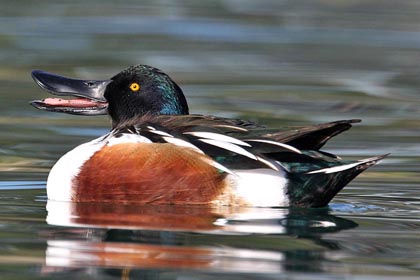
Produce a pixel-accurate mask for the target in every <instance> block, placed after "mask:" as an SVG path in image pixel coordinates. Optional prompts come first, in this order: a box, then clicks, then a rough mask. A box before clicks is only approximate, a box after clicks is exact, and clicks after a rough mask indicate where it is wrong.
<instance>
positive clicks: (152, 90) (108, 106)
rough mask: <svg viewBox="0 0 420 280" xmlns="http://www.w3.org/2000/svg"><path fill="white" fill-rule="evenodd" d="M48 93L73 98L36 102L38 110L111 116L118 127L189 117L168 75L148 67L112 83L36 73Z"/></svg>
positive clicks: (132, 69) (129, 70)
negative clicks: (139, 120) (149, 117)
mask: <svg viewBox="0 0 420 280" xmlns="http://www.w3.org/2000/svg"><path fill="white" fill-rule="evenodd" d="M32 78H33V79H34V80H35V82H36V83H37V84H38V85H39V86H40V87H41V88H43V89H45V90H47V91H48V92H50V93H52V94H54V95H58V96H63V97H64V96H67V97H76V98H73V99H65V98H46V99H43V100H34V101H32V102H31V105H32V106H34V107H35V108H37V109H41V110H46V111H54V112H62V113H68V114H76V115H103V114H109V115H110V116H111V118H112V123H113V125H114V126H116V125H118V124H119V123H121V122H123V121H127V120H130V119H132V118H135V117H137V116H141V115H144V114H154V115H186V114H188V104H187V101H186V99H185V96H184V94H183V92H182V90H181V88H180V87H179V86H178V85H177V84H176V83H175V82H174V81H173V80H172V79H171V78H170V77H169V76H168V75H167V74H165V73H163V72H162V71H160V70H159V69H156V68H154V67H150V66H147V65H137V66H131V67H129V68H127V69H125V70H123V71H122V72H120V73H118V74H117V75H115V76H114V77H112V78H111V79H109V80H77V79H70V78H66V77H62V76H59V75H55V74H51V73H47V72H44V71H40V70H35V71H33V72H32Z"/></svg>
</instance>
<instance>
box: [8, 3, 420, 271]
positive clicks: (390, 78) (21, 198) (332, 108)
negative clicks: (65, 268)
mask: <svg viewBox="0 0 420 280" xmlns="http://www.w3.org/2000/svg"><path fill="white" fill-rule="evenodd" d="M0 7H1V9H0V62H1V63H0V131H1V133H0V180H1V182H0V188H1V189H2V192H0V196H1V201H0V203H1V206H2V208H1V209H0V214H1V215H2V217H3V220H2V221H3V224H2V226H3V228H4V232H5V235H6V237H3V239H2V241H1V242H3V243H4V244H9V243H10V242H12V241H11V239H10V238H11V237H10V238H9V237H7V236H9V235H13V234H15V233H16V231H18V232H20V234H21V235H22V236H23V237H22V239H20V240H18V241H19V242H21V241H22V240H23V241H25V240H26V241H27V242H29V243H30V242H34V243H35V244H38V247H37V248H38V250H39V252H38V251H36V252H37V254H39V255H40V256H41V258H42V255H43V253H42V252H41V251H43V249H44V247H45V244H44V243H43V241H42V238H41V239H39V237H38V236H34V233H33V232H34V227H35V228H36V230H35V232H36V231H37V230H39V227H41V228H43V230H46V231H48V228H44V227H45V225H44V224H43V223H44V222H43V221H44V219H45V215H46V213H45V210H44V206H45V200H46V196H45V181H46V178H47V174H48V171H49V169H50V168H51V166H52V165H53V163H54V162H55V161H56V160H57V159H58V158H59V157H60V156H61V155H62V154H64V153H65V152H66V151H68V150H70V149H71V148H73V147H74V146H76V145H79V144H80V143H83V142H85V141H87V140H89V139H92V138H94V137H97V136H99V135H102V134H104V133H106V131H108V129H109V124H110V122H109V119H108V117H106V116H100V117H80V116H70V115H64V114H54V113H46V112H41V111H38V110H36V109H34V108H32V107H31V106H30V105H29V104H28V102H29V101H30V100H32V99H42V98H45V97H47V96H48V93H46V92H45V91H43V90H41V89H39V88H38V87H37V85H36V84H35V83H34V82H33V81H32V79H31V77H30V72H31V70H33V69H42V70H46V71H48V72H53V73H57V74H60V75H64V76H69V77H74V78H80V79H106V78H110V77H112V76H113V75H115V74H116V73H118V72H119V71H121V70H122V69H124V68H126V67H128V66H130V65H134V64H139V63H141V64H148V65H151V66H155V67H157V68H160V69H162V70H163V71H164V72H166V73H168V74H169V75H170V76H171V77H172V78H173V79H174V80H175V81H177V83H178V84H179V85H180V86H181V88H182V89H183V90H184V93H185V95H186V97H187V100H188V101H189V103H190V109H191V112H192V113H202V114H214V115H219V116H225V117H236V118H244V119H249V120H253V121H257V122H260V123H264V124H267V125H268V126H271V127H280V126H291V125H292V126H294V125H307V124H315V123H320V122H328V121H334V120H337V119H348V118H361V119H363V123H361V124H357V125H356V126H355V127H354V128H353V129H352V130H351V131H350V132H346V133H345V134H343V135H341V136H339V137H337V138H336V139H334V141H332V142H331V143H329V144H328V145H327V147H326V150H327V151H329V152H333V153H337V154H339V155H342V156H344V157H345V158H348V159H359V158H362V157H369V156H373V155H378V154H384V153H392V156H391V157H389V159H387V160H386V161H384V162H383V163H382V164H381V165H379V166H377V167H374V168H372V169H370V171H368V172H366V173H364V174H363V175H362V176H360V177H359V178H358V180H356V181H355V182H353V183H352V184H350V185H349V186H348V187H347V188H346V189H345V190H343V191H342V192H341V193H340V194H339V195H338V196H337V198H336V199H335V200H334V202H335V203H336V204H334V205H335V206H334V205H333V207H332V213H333V214H339V215H344V216H347V217H350V218H353V219H354V221H356V222H357V223H358V224H362V225H364V226H365V227H362V228H361V229H360V227H359V232H358V231H357V230H356V234H354V232H353V234H347V235H346V234H344V235H341V236H340V235H338V236H337V235H336V236H334V237H333V238H335V240H338V241H337V242H341V241H343V242H345V243H346V244H348V243H352V242H353V243H355V244H359V245H360V246H359V247H357V248H356V247H352V246H347V247H346V246H342V247H341V248H343V247H344V248H345V249H344V251H339V252H338V253H337V254H336V255H334V254H332V253H331V255H329V256H330V257H331V256H332V255H334V256H333V257H332V258H331V259H334V260H339V261H340V260H341V261H342V263H344V264H345V265H344V266H345V269H344V271H345V270H346V269H349V270H350V271H353V270H352V269H354V271H356V270H357V269H356V268H355V267H354V266H353V265H354V264H355V259H359V260H360V258H362V256H365V257H366V258H362V259H363V260H362V262H365V263H368V264H371V265H372V264H373V263H374V262H375V260H376V261H378V259H379V261H378V262H381V264H383V265H386V264H388V265H389V263H390V262H391V260H392V259H399V260H401V266H397V267H396V268H395V267H394V268H392V267H391V268H389V270H390V271H391V272H392V273H394V272H395V273H397V274H398V273H401V275H405V276H407V275H408V276H410V275H415V274H414V273H412V272H413V271H414V272H416V271H417V272H418V269H419V266H418V262H419V261H420V255H419V253H418V252H419V249H420V248H419V247H418V244H420V243H419V239H418V237H415V236H416V234H418V232H419V228H420V227H419V224H420V222H419V220H418V213H419V211H420V210H419V204H420V200H419V197H420V189H419V188H420V185H419V180H420V173H419V170H420V161H419V159H420V157H419V153H420V152H419V151H420V141H419V139H420V114H419V113H420V2H419V1H415V0H406V1H399V2H398V3H397V2H395V1H385V0H350V1H341V0H335V1H327V0H311V1H287V0H280V1H277V0H261V1H248V0H218V1H193V0H177V1H168V0H158V1H88V2H87V1H79V0H72V1H66V0H64V1H49V0H46V1H0ZM11 201H12V202H11ZM355 209H356V210H355ZM360 209H362V210H360ZM28 213H31V214H28ZM354 213H356V214H354ZM28 215H29V217H31V218H30V220H31V221H34V220H36V221H37V222H36V223H35V224H31V227H29V228H26V230H23V231H19V230H16V228H17V227H18V225H19V223H21V222H22V219H23V221H26V222H28V219H29V218H28ZM31 215H34V216H31ZM16 217H20V218H19V219H17V218H16ZM367 217H375V219H376V220H375V221H376V222H373V220H366V219H368V218H367ZM32 218H33V219H32ZM390 218H392V221H393V222H392V224H387V221H389V219H390ZM360 219H361V220H360ZM378 219H379V220H380V219H384V220H380V222H379V225H378ZM18 220H19V221H20V222H17V221H18ZM5 221H14V222H16V223H13V222H5ZM407 221H409V224H407V223H408V222H407ZM379 229H380V230H379ZM387 230H390V231H387ZM399 230H401V231H399ZM360 231H361V232H362V233H365V234H366V232H368V233H369V234H371V235H369V234H368V235H369V236H370V239H369V238H368V239H367V240H364V241H361V240H360V239H358V237H357V236H358V235H357V233H360ZM355 236H356V237H355ZM365 236H366V235H365ZM402 236H404V238H405V239H404V238H403V237H402ZM417 236H418V235H417ZM8 238H9V239H8ZM349 238H353V239H351V240H352V242H349V241H348V240H349ZM364 238H365V237H364ZM381 238H382V239H381ZM362 239H363V238H362ZM397 239H398V240H397ZM28 240H32V241H28ZM346 240H347V241H346ZM378 240H381V241H378ZM404 240H405V241H404ZM373 241H377V242H378V243H379V244H375V246H373V245H371V244H372V242H373ZM358 242H359V243H358ZM392 242H395V243H392ZM416 242H417V243H416ZM385 244H387V245H386V246H389V247H386V246H385ZM410 244H417V245H415V246H417V247H415V248H413V247H412V245H410ZM16 246H17V245H16ZM35 247H36V246H35ZM8 248H9V247H7V248H6V247H5V248H3V249H2V248H0V254H5V255H7V254H10V253H11V252H12V251H13V250H12V249H13V248H12V249H10V248H9V249H8ZM16 248H18V249H16ZM16 248H15V251H13V252H15V253H16V258H17V259H19V258H18V257H19V256H20V257H21V256H22V255H24V253H26V254H27V253H28V252H27V251H26V250H27V247H19V246H18V247H16ZM349 248H351V249H349ZM387 249H389V251H387ZM1 250H3V251H1ZM346 250H347V251H346ZM380 250H382V252H385V253H384V254H382V255H381V253H380ZM365 252H374V253H373V254H372V255H370V256H366V255H365ZM352 254H353V255H352ZM349 255H351V256H352V257H348V256H349ZM404 255H405V256H406V257H404ZM324 257H325V256H324ZM353 257H354V258H353ZM381 258H383V259H381ZM315 259H316V257H315ZM331 259H330V260H331ZM0 261H1V258H0ZM416 261H417V264H415V263H416ZM17 262H19V261H17ZM356 263H357V261H356ZM314 265H319V263H315V264H314ZM366 269H368V268H366ZM327 270H328V269H327ZM368 270H369V269H368ZM340 271H341V270H340ZM369 273H372V274H375V273H378V272H377V270H376V268H375V269H372V270H369ZM362 274H363V273H362ZM401 275H400V276H401Z"/></svg>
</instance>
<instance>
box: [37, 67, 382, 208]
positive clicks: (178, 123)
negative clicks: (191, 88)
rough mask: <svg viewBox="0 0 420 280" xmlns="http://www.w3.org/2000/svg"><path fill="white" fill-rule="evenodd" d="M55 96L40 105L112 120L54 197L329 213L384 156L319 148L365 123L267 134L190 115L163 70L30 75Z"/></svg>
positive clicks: (73, 159) (65, 168)
mask: <svg viewBox="0 0 420 280" xmlns="http://www.w3.org/2000/svg"><path fill="white" fill-rule="evenodd" d="M32 77H33V79H34V80H35V81H36V83H37V84H38V85H39V86H40V87H41V88H43V89H44V90H47V91H48V92H50V93H52V94H54V95H58V96H67V97H69V96H70V97H73V98H71V99H64V98H46V99H44V100H34V101H32V102H31V105H33V106H34V107H36V108H38V109H41V110H46V111H53V112H63V113H68V114H77V115H98V114H109V116H110V117H111V119H112V129H111V131H110V132H109V133H108V134H106V135H104V136H102V137H99V138H97V139H94V140H92V141H90V142H88V143H85V144H82V145H80V146H78V147H76V148H74V149H73V150H71V151H70V152H68V153H67V154H65V155H64V156H63V157H61V158H60V159H59V160H58V161H57V163H56V164H55V165H54V166H53V168H52V169H51V172H50V174H49V176H48V181H47V194H48V198H49V199H50V200H57V201H73V202H117V203H141V204H196V205H229V206H251V207H288V206H298V207H324V206H326V205H328V203H329V202H330V200H331V199H332V198H333V197H334V196H335V195H336V194H337V193H338V192H339V191H340V190H341V189H342V188H343V187H344V186H345V185H346V184H347V183H349V182H350V181H351V180H352V179H353V178H355V177H356V176H357V175H358V174H360V173H361V172H362V171H364V170H365V169H367V168H368V167H369V166H372V165H374V164H375V163H377V162H378V161H379V160H381V159H382V158H384V157H385V156H378V157H372V158H368V159H363V160H359V161H354V162H347V161H342V160H341V159H340V158H339V157H338V156H336V155H333V154H330V153H327V152H323V151H321V150H320V149H321V147H322V146H323V145H324V144H325V143H326V142H327V141H328V140H329V139H330V138H332V137H333V136H335V135H337V134H339V133H341V132H343V131H345V130H348V129H349V128H350V127H351V126H352V124H353V123H356V122H359V121H360V120H341V121H335V122H330V123H324V124H319V125H313V126H307V127H301V128H296V129H289V130H284V129H283V130H279V131H274V132H273V131H268V130H267V129H265V128H264V127H262V126H260V125H257V124H255V123H252V122H247V121H243V120H239V119H228V118H221V117H215V116H206V115H194V114H189V109H188V104H187V101H186V98H185V96H184V94H183V92H182V90H181V88H180V87H179V86H178V85H177V84H176V83H175V82H174V81H173V80H172V79H171V78H170V77H169V76H168V75H167V74H165V73H164V72H162V71H161V70H159V69H156V68H154V67H150V66H146V65H136V66H131V67H129V68H127V69H125V70H123V71H122V72H120V73H119V74H117V75H115V76H114V77H112V78H111V79H109V80H77V79H70V78H66V77H62V76H59V75H55V74H51V73H47V72H44V71H40V70H35V71H33V72H32Z"/></svg>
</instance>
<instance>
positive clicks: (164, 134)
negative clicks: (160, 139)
mask: <svg viewBox="0 0 420 280" xmlns="http://www.w3.org/2000/svg"><path fill="white" fill-rule="evenodd" d="M149 131H150V132H151V133H154V134H157V135H162V136H167V137H173V136H172V135H170V134H169V133H166V132H164V131H160V130H149Z"/></svg>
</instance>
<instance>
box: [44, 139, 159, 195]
mask: <svg viewBox="0 0 420 280" xmlns="http://www.w3.org/2000/svg"><path fill="white" fill-rule="evenodd" d="M133 142H135V143H140V142H141V143H151V141H150V140H149V139H148V138H145V137H143V136H140V135H133V134H120V135H119V137H114V136H110V137H99V138H97V139H94V140H92V141H90V142H87V143H85V144H82V145H79V146H77V147H76V148H74V149H73V150H71V151H69V152H68V153H66V154H65V155H64V156H62V157H61V158H60V159H59V160H58V161H57V162H56V164H55V165H54V166H53V168H52V169H51V171H50V174H49V175H48V182H47V195H48V199H50V200H56V201H71V198H72V188H73V184H72V182H73V179H74V178H75V177H76V176H77V175H78V174H79V172H80V168H81V167H82V166H83V164H84V163H85V162H86V161H87V160H89V159H90V158H91V157H92V156H93V154H95V153H96V152H97V151H99V150H100V149H101V148H102V147H103V146H105V145H108V146H111V145H115V144H121V143H133Z"/></svg>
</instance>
